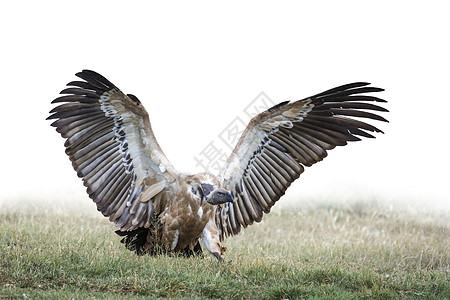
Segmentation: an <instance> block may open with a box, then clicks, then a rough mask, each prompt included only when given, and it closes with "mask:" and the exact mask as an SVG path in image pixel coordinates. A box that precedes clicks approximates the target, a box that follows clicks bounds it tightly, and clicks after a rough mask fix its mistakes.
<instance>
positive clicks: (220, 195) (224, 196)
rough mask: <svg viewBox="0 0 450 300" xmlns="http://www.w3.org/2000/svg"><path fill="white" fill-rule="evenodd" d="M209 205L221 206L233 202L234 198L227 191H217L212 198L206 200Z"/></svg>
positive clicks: (212, 194)
mask: <svg viewBox="0 0 450 300" xmlns="http://www.w3.org/2000/svg"><path fill="white" fill-rule="evenodd" d="M206 201H208V203H209V204H212V205H220V204H224V203H227V202H233V196H232V195H231V194H230V192H228V191H227V190H225V189H221V188H219V189H216V190H215V191H213V192H212V193H211V195H210V197H208V198H206Z"/></svg>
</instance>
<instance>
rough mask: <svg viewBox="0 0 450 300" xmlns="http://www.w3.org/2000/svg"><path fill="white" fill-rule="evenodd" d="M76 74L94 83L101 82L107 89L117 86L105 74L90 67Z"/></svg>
mask: <svg viewBox="0 0 450 300" xmlns="http://www.w3.org/2000/svg"><path fill="white" fill-rule="evenodd" d="M75 76H77V77H79V78H81V79H83V80H85V81H86V82H88V83H91V84H93V85H96V84H98V83H100V84H102V85H103V86H104V87H105V88H107V89H113V88H116V86H115V85H114V84H113V83H111V81H109V80H108V79H106V78H105V77H104V76H103V75H101V74H100V73H97V72H95V71H92V70H89V69H83V70H82V71H81V72H78V73H75Z"/></svg>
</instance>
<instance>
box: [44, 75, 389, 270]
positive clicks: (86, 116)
mask: <svg viewBox="0 0 450 300" xmlns="http://www.w3.org/2000/svg"><path fill="white" fill-rule="evenodd" d="M75 75H76V76H77V77H78V80H76V81H71V82H69V83H68V84H67V87H66V88H65V89H64V90H62V91H61V92H60V94H61V96H60V97H58V98H56V99H55V100H53V101H52V103H53V104H55V103H56V104H58V105H57V106H56V107H54V108H53V109H52V110H51V111H50V113H49V114H50V116H49V117H48V118H47V119H49V120H53V123H51V126H53V127H55V128H56V131H57V132H58V133H60V135H61V136H62V137H63V138H64V139H65V142H64V146H65V152H66V154H67V155H68V156H69V159H70V161H71V162H72V166H73V168H74V170H75V171H76V172H77V175H78V177H80V178H82V181H83V184H84V186H85V187H86V191H87V194H88V195H89V197H90V198H91V199H92V200H93V201H94V202H95V204H96V206H97V210H98V211H100V212H101V213H102V214H103V215H104V216H105V217H108V218H109V220H110V221H111V222H113V223H114V224H115V226H116V227H117V228H116V231H115V232H116V233H117V234H118V235H119V236H121V237H122V238H121V242H122V243H123V244H125V246H126V248H127V249H129V250H131V251H134V252H135V253H136V254H138V255H143V254H150V255H156V254H158V253H159V254H160V253H169V254H174V255H185V256H192V255H201V256H203V251H204V252H205V253H207V252H209V253H210V254H212V256H213V257H215V258H216V259H217V260H218V261H219V262H222V261H223V260H224V253H225V250H226V247H224V246H222V244H223V241H224V239H225V238H228V237H230V236H234V235H237V234H239V232H240V231H241V230H242V229H243V228H246V227H248V226H250V225H252V224H253V223H255V222H261V220H262V218H263V216H264V215H265V214H268V213H269V212H270V211H271V209H272V207H273V206H274V205H275V203H276V202H277V201H278V200H279V199H280V198H281V197H282V196H283V195H284V194H285V192H286V190H287V188H288V187H289V186H290V185H291V184H292V182H294V181H295V180H296V179H297V178H299V176H300V175H301V174H302V173H303V172H304V170H305V167H310V166H312V165H314V164H315V163H317V162H319V161H322V160H323V159H324V158H325V157H326V156H327V155H328V151H330V150H332V149H333V148H335V147H336V146H344V145H347V143H348V142H352V141H360V140H361V138H374V137H375V136H374V134H375V133H384V132H383V131H382V130H380V129H378V128H377V127H375V126H374V125H371V124H369V123H367V122H366V120H370V121H373V120H375V121H382V122H388V120H386V119H385V118H384V117H382V116H380V114H379V113H380V112H388V110H387V109H386V108H384V107H383V106H380V105H381V104H379V103H386V102H387V101H386V100H383V99H381V98H379V97H377V96H374V93H377V92H381V91H384V90H383V89H381V88H377V87H373V86H371V84H370V83H367V82H354V83H349V84H345V85H341V86H338V87H335V88H332V89H329V90H326V91H324V92H321V93H319V94H315V95H313V96H310V97H307V98H304V99H302V100H296V101H283V102H280V103H278V104H276V105H274V106H273V107H271V108H269V109H267V110H265V111H263V112H261V113H259V114H258V115H256V116H254V117H253V118H252V119H251V120H250V122H249V123H248V125H247V127H246V129H245V130H244V131H243V133H242V135H241V137H240V139H239V140H238V142H237V144H236V146H235V148H234V149H233V151H232V153H231V155H230V156H229V158H228V159H227V160H226V162H225V165H224V166H223V168H222V169H221V170H220V171H219V174H216V175H214V174H211V173H209V172H201V173H197V174H190V173H184V172H179V171H178V170H177V169H175V168H174V167H173V165H172V164H171V163H170V161H169V160H168V158H167V157H166V156H165V155H164V152H163V151H162V149H161V147H160V145H159V144H158V141H157V139H156V137H155V135H154V133H153V131H152V127H151V124H150V119H149V114H148V113H147V111H146V110H145V108H144V107H143V105H142V103H141V101H140V100H139V99H138V98H137V97H136V96H135V95H133V94H125V93H123V92H122V91H121V90H120V89H119V88H118V87H117V86H115V85H114V84H113V83H111V82H110V81H109V80H107V79H106V78H105V77H103V76H102V75H100V74H99V73H97V72H95V71H92V70H82V71H81V72H78V73H76V74H75ZM80 79H81V80H80ZM375 103H376V104H375ZM372 133H373V134H372ZM206 251H207V252H206Z"/></svg>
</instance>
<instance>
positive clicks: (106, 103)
mask: <svg viewBox="0 0 450 300" xmlns="http://www.w3.org/2000/svg"><path fill="white" fill-rule="evenodd" d="M76 76H78V77H80V78H81V79H84V81H72V82H70V83H69V84H67V85H68V86H72V87H69V88H67V89H65V90H63V91H62V92H61V94H65V96H62V97H59V98H57V99H55V100H54V101H53V102H52V103H61V102H62V103H63V104H61V105H59V106H57V107H55V108H54V109H53V110H52V111H51V112H50V113H51V115H50V117H48V119H57V120H56V121H55V122H53V123H52V126H54V127H56V130H57V131H58V132H59V133H60V134H61V136H62V137H63V138H65V139H66V142H65V144H64V146H65V147H66V153H67V155H69V158H70V160H71V161H72V165H73V168H74V169H75V171H77V174H78V176H79V177H81V178H83V183H84V185H85V186H86V187H87V192H88V194H89V197H90V198H92V199H93V200H94V202H95V203H96V204H97V209H98V210H99V211H101V212H102V213H103V215H105V216H107V217H109V218H110V220H111V221H112V222H115V224H116V226H117V227H119V228H120V230H121V231H127V230H133V229H136V228H138V227H149V226H150V224H151V222H152V217H153V216H154V213H158V212H155V211H154V206H153V202H155V201H160V200H161V199H160V198H161V194H162V193H161V192H162V191H163V190H164V189H165V188H166V187H167V185H168V183H169V182H171V181H172V180H173V179H174V177H175V176H176V175H177V174H178V172H177V171H176V170H175V169H174V168H173V166H172V165H171V163H170V162H169V161H168V160H167V158H166V156H165V155H164V153H163V152H162V150H161V148H160V146H159V145H158V142H157V141H156V139H155V136H154V134H153V132H152V129H151V126H150V120H149V117H148V113H147V112H146V110H145V109H144V107H143V106H142V104H141V103H140V101H139V100H138V99H137V98H136V97H135V96H133V95H131V94H128V95H126V94H124V93H122V92H121V91H120V90H119V89H118V88H117V87H116V86H115V85H114V84H112V83H111V82H110V81H108V80H107V79H106V78H104V77H103V76H101V75H100V74H98V73H96V72H94V71H89V70H83V71H82V72H79V73H77V74H76Z"/></svg>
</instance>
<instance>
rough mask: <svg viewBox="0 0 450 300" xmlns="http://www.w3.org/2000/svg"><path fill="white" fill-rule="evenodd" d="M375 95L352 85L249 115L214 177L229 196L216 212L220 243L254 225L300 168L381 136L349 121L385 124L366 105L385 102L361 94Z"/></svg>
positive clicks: (374, 129) (381, 109)
mask: <svg viewBox="0 0 450 300" xmlns="http://www.w3.org/2000/svg"><path fill="white" fill-rule="evenodd" d="M380 91H383V89H380V88H376V87H372V86H369V83H366V82H355V83H350V84H346V85H342V86H339V87H336V88H333V89H330V90H327V91H325V92H322V93H319V94H317V95H315V96H311V97H309V98H307V99H304V100H299V101H295V102H289V101H284V102H282V103H279V104H277V105H275V106H273V107H272V108H270V109H269V110H267V111H265V112H263V113H261V114H259V115H257V116H255V117H254V118H253V119H252V120H251V121H250V123H249V125H248V126H247V128H246V130H245V131H244V133H243V134H242V136H241V138H240V140H239V141H238V144H237V145H236V147H235V149H234V150H233V153H232V154H231V156H230V157H229V159H228V160H227V163H226V165H225V167H224V168H223V169H222V171H221V173H220V175H219V178H221V180H222V185H223V187H224V188H226V189H228V190H229V191H231V193H232V194H233V196H234V198H235V201H234V202H233V203H226V204H225V205H224V206H223V207H222V208H220V207H219V208H218V211H217V213H216V223H218V224H221V226H218V227H219V228H220V230H219V233H220V237H221V239H223V238H224V237H227V236H229V235H235V234H238V233H239V232H240V230H241V227H244V228H245V227H247V226H248V225H251V224H253V223H254V222H260V221H261V219H262V217H263V213H269V212H270V209H271V208H272V206H273V205H274V204H275V203H276V202H277V201H278V200H279V199H280V197H282V196H283V195H284V193H285V192H286V189H287V188H288V187H289V186H290V185H291V183H292V182H293V181H294V180H296V179H297V178H298V177H299V176H300V174H302V173H303V171H304V167H305V166H308V167H309V166H312V165H313V164H315V163H317V162H319V161H321V160H323V159H324V158H325V157H326V156H327V155H328V152H327V151H328V150H331V149H333V148H335V147H336V146H344V145H346V144H347V143H348V142H350V141H359V140H360V137H367V138H372V137H374V136H373V135H372V134H370V133H369V132H382V131H381V130H380V129H378V128H377V127H375V126H373V125H371V124H368V123H366V122H363V121H361V120H357V119H354V118H363V119H370V120H376V121H383V122H386V121H387V120H386V119H385V118H383V117H381V116H379V115H378V114H376V113H373V112H387V111H388V110H387V109H385V108H384V107H382V106H379V105H375V104H372V103H370V102H386V101H385V100H383V99H380V98H378V97H375V96H372V95H365V94H364V93H373V92H380Z"/></svg>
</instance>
